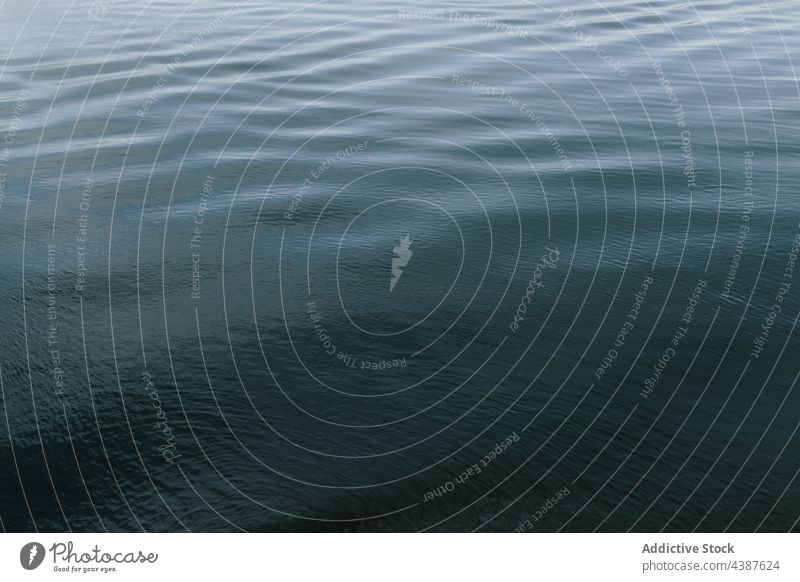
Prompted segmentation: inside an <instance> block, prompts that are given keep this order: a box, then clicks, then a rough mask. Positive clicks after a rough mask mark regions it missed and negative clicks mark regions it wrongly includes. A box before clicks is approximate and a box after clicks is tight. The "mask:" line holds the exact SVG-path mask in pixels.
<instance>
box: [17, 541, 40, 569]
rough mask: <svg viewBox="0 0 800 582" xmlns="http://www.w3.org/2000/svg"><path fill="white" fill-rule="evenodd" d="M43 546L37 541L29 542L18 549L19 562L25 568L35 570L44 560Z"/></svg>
mask: <svg viewBox="0 0 800 582" xmlns="http://www.w3.org/2000/svg"><path fill="white" fill-rule="evenodd" d="M44 554H45V551H44V546H43V545H42V544H40V543H38V542H30V543H27V544H25V545H24V546H22V549H21V550H20V551H19V563H20V564H22V567H23V568H25V569H26V570H35V569H36V568H38V567H39V566H41V564H42V562H43V561H44Z"/></svg>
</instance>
